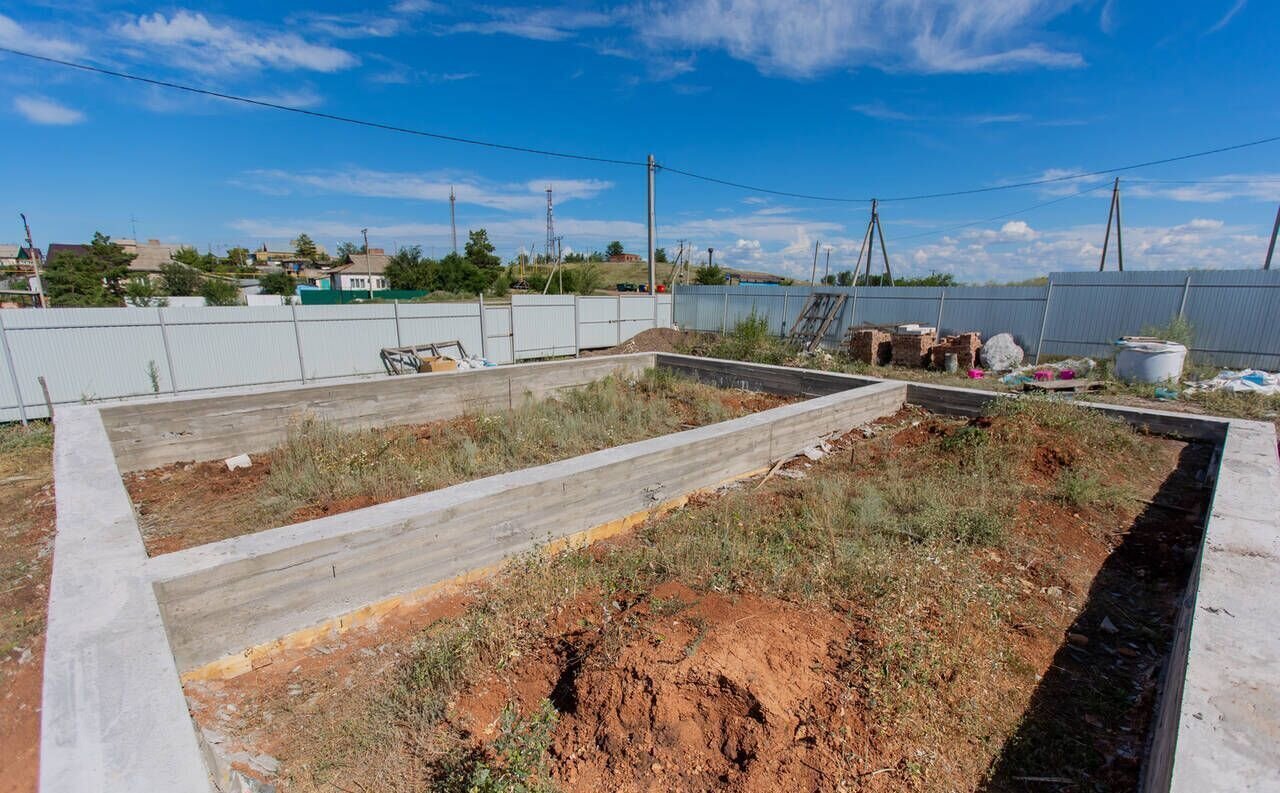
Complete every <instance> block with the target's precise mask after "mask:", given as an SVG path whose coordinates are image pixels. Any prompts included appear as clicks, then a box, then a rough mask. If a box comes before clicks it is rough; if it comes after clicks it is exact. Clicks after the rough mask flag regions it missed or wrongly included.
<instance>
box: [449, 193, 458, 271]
mask: <svg viewBox="0 0 1280 793" xmlns="http://www.w3.org/2000/svg"><path fill="white" fill-rule="evenodd" d="M456 200H457V199H456V198H455V196H454V195H453V185H449V233H450V235H451V236H452V237H453V252H454V254H455V255H456V254H457V253H458V220H457V215H456V214H455V213H454V209H453V205H454V202H455V201H456Z"/></svg>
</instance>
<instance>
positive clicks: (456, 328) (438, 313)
mask: <svg viewBox="0 0 1280 793" xmlns="http://www.w3.org/2000/svg"><path fill="white" fill-rule="evenodd" d="M399 308H400V339H401V346H405V347H407V346H410V345H415V344H430V343H432V342H439V341H451V340H453V339H457V340H458V341H460V342H462V345H463V346H464V347H466V348H467V352H468V353H469V354H471V355H479V354H480V304H479V303H478V302H472V303H401V304H400V306H399ZM488 321H489V315H488V314H487V313H486V315H485V322H486V323H488ZM485 333H487V334H489V335H490V336H493V335H494V333H495V331H494V329H493V328H490V327H488V326H487V325H486V327H485ZM375 363H376V362H375Z"/></svg>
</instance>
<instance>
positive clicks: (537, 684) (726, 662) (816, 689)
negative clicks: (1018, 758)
mask: <svg viewBox="0 0 1280 793" xmlns="http://www.w3.org/2000/svg"><path fill="white" fill-rule="evenodd" d="M559 622H561V623H568V624H570V625H573V624H576V625H578V626H579V628H578V629H577V630H570V631H568V632H565V633H562V634H560V635H559V636H557V637H556V638H554V639H553V640H552V643H551V645H550V647H549V651H548V652H547V653H544V654H543V655H542V656H541V657H540V658H538V659H536V660H531V661H530V662H529V663H527V664H526V665H525V669H522V670H517V671H515V673H514V674H512V675H511V676H510V677H507V678H506V680H509V681H510V680H514V681H519V682H515V683H502V682H498V681H494V682H493V683H491V684H490V685H489V686H484V687H481V688H480V689H479V690H478V691H477V692H475V693H474V694H473V695H472V696H469V697H467V698H466V699H464V700H463V701H462V702H460V703H459V705H458V708H459V714H460V715H462V718H461V719H460V721H461V722H462V723H468V722H469V723H470V724H471V725H472V729H473V730H474V731H475V734H476V735H477V736H483V735H484V734H485V733H486V732H488V731H490V730H491V729H492V725H493V723H494V722H495V721H496V719H497V718H498V714H499V711H500V708H501V706H502V705H503V704H505V702H506V701H507V700H508V697H514V698H515V699H516V700H517V701H520V702H521V707H522V710H524V709H528V708H534V707H536V702H537V701H538V700H539V699H540V698H543V697H546V698H549V699H550V700H551V702H552V704H553V705H554V706H555V707H556V710H557V711H558V712H559V722H558V725H557V728H556V731H555V736H554V738H555V740H554V744H553V746H552V750H551V751H552V754H553V756H554V758H555V760H556V762H555V763H554V764H553V765H554V774H555V776H556V778H557V781H558V782H559V783H560V784H561V785H562V787H563V788H564V789H566V790H579V791H595V790H618V791H641V790H657V789H662V790H707V789H711V788H715V789H717V790H731V791H766V790H767V791H773V790H780V789H793V790H818V789H821V787H822V784H821V782H822V779H823V778H824V777H825V776H827V775H829V774H831V773H834V772H836V771H837V770H838V769H840V770H843V765H844V764H845V762H846V761H845V760H844V758H847V757H851V756H857V755H858V754H865V753H864V752H863V749H864V748H865V747H864V746H863V744H865V742H866V737H865V730H864V727H863V725H862V724H861V723H860V721H859V719H858V716H857V714H858V713H859V712H860V709H858V708H856V707H852V705H853V703H852V702H851V701H849V699H850V698H852V697H855V696H856V695H855V694H853V693H852V692H851V691H850V692H846V693H847V696H844V697H841V696H832V694H833V691H832V684H833V679H835V678H837V677H838V676H839V669H840V667H841V665H842V661H843V660H844V659H845V658H846V657H847V646H848V636H849V627H848V625H847V624H846V623H845V622H843V621H842V620H840V619H839V618H838V617H837V616H835V615H834V614H832V613H831V612H830V611H829V610H828V611H816V610H810V609H801V608H798V607H795V606H792V605H789V604H786V603H782V602H779V601H777V600H764V599H760V598H753V597H744V598H741V599H738V600H736V601H730V600H728V599H726V598H724V597H721V596H719V595H715V594H702V593H698V592H695V591H693V590H690V589H688V588H686V587H684V586H681V585H679V584H674V583H669V584H665V585H663V586H661V587H659V588H658V589H657V590H655V591H654V592H653V594H652V596H651V597H650V598H649V599H647V600H646V601H644V602H643V603H641V604H639V605H637V606H635V607H632V608H630V609H627V610H626V611H625V612H624V613H622V614H621V615H618V616H617V617H615V618H614V622H615V623H618V624H621V625H624V626H626V627H624V628H622V629H621V630H622V632H621V634H619V633H618V632H615V631H613V630H610V629H609V628H605V629H603V630H587V631H583V630H581V628H580V626H581V624H582V623H581V618H580V615H576V614H568V615H562V616H561V618H560V620H559ZM509 686H513V687H514V688H515V690H514V691H512V690H510V689H509V688H508V687H509ZM464 714H465V715H464Z"/></svg>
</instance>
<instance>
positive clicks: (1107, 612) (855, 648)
mask: <svg viewBox="0 0 1280 793" xmlns="http://www.w3.org/2000/svg"><path fill="white" fill-rule="evenodd" d="M1208 462H1209V451H1208V449H1207V447H1204V446H1201V445H1195V444H1186V443H1182V442H1178V441H1173V440H1169V439H1164V438H1156V437H1148V436H1140V435H1137V434H1134V433H1132V432H1130V431H1128V430H1126V429H1124V428H1121V427H1118V426H1116V425H1115V424H1113V423H1110V422H1107V421H1105V420H1102V419H1101V418H1100V417H1096V416H1090V415H1088V413H1087V412H1086V411H1082V410H1077V409H1071V408H1070V407H1069V406H1062V405H1056V406H1042V405H1040V404H1033V405H1032V406H1031V407H1030V408H1027V409H1026V410H1023V409H1021V408H1019V409H1016V410H1014V411H1013V412H1008V413H1003V414H996V415H992V416H990V417H985V418H982V419H977V420H974V421H962V420H956V419H946V418H940V417H936V416H929V415H927V414H923V413H921V412H919V411H915V410H906V411H903V412H902V413H900V414H899V415H897V416H895V417H892V418H889V419H886V420H883V421H881V422H877V423H876V425H875V426H872V427H868V428H865V429H864V430H857V431H854V432H853V433H850V434H849V435H848V436H846V437H845V438H843V439H841V440H840V441H839V442H838V443H837V444H836V448H835V449H833V451H832V452H831V453H830V454H829V455H828V456H827V457H826V458H825V459H824V460H822V461H821V462H818V463H810V462H808V461H805V460H799V461H795V462H792V463H790V464H788V465H787V466H785V467H784V468H783V469H782V470H781V471H779V472H778V474H776V475H775V476H774V477H772V478H770V479H769V480H768V481H767V482H764V483H758V482H756V483H748V484H746V485H741V486H738V487H734V488H729V489H726V490H724V491H722V492H720V493H718V494H713V495H707V496H703V497H699V498H697V499H695V500H693V501H692V502H691V503H690V504H689V505H687V506H686V507H685V508H683V509H681V510H679V511H677V512H675V513H672V514H670V515H668V516H665V517H663V518H661V519H657V520H654V521H651V522H649V523H648V524H646V525H645V526H642V527H640V528H639V529H637V530H636V531H635V532H634V534H632V535H629V536H626V537H623V538H619V539H616V540H613V541H609V542H606V543H597V544H596V545H594V546H591V547H589V548H585V549H579V550H572V551H567V552H565V553H562V554H559V555H557V556H555V557H552V558H549V559H543V558H540V557H530V558H528V559H524V560H521V561H519V562H517V563H515V564H514V565H513V567H512V568H510V569H509V570H508V571H507V572H506V573H504V574H503V575H502V576H500V577H498V578H497V579H495V580H493V581H491V582H489V583H488V584H485V585H483V586H479V587H476V588H475V589H474V590H473V591H471V592H470V593H468V595H466V596H463V597H458V598H454V599H452V600H449V601H443V602H436V603H432V604H427V605H425V606H424V607H423V608H422V609H421V611H420V612H419V613H417V614H415V615H411V616H403V617H400V618H398V621H396V622H390V623H387V624H384V625H383V626H380V627H379V626H371V627H369V628H368V629H364V630H360V631H355V632H352V633H348V634H344V635H342V636H339V637H335V638H334V639H333V640H332V641H331V642H329V643H327V644H324V645H321V646H318V647H313V648H311V649H309V650H306V651H293V652H291V653H289V654H283V655H282V656H280V657H279V658H278V659H277V660H276V661H275V662H274V663H273V664H271V665H270V666H267V667H265V668H263V669H259V670H255V671H253V672H250V673H248V674H245V675H243V676H241V677H238V678H235V679H232V680H228V681H223V682H214V683H209V682H205V683H199V684H191V685H189V686H188V687H187V693H188V696H189V698H190V699H191V701H192V703H193V710H194V712H195V714H196V718H197V721H198V722H199V723H200V724H201V726H202V727H204V728H207V729H210V730H216V731H217V732H218V733H219V735H220V736H222V738H221V740H223V744H224V745H225V746H227V747H230V749H231V751H233V752H239V753H241V755H240V756H241V757H243V758H249V759H254V762H247V761H246V762H245V763H244V765H243V767H244V768H245V769H246V770H249V771H250V772H251V773H253V774H255V775H258V776H261V777H263V778H266V779H270V780H271V781H273V782H275V783H277V784H280V785H281V787H282V789H284V790H303V791H312V790H333V789H339V790H343V789H345V790H361V791H388V790H407V791H418V790H571V791H596V790H620V791H641V790H654V789H662V790H689V791H702V790H726V791H766V790H768V791H773V790H779V789H794V790H804V791H808V790H812V791H818V790H824V791H825V790H866V791H890V790H894V791H897V790H913V791H955V790H993V791H994V790H999V791H1005V790H1009V791H1023V790H1032V789H1034V790H1042V789H1046V788H1045V785H1046V784H1047V785H1048V788H1047V789H1049V790H1116V791H1120V790H1132V789H1134V788H1135V787H1136V783H1137V779H1138V775H1139V774H1140V769H1141V765H1142V762H1143V754H1144V747H1145V741H1146V733H1147V728H1148V725H1149V722H1150V719H1151V709H1152V701H1153V696H1154V693H1155V684H1156V680H1157V679H1158V676H1159V671H1160V669H1161V665H1162V664H1163V662H1164V659H1165V657H1166V655H1167V652H1168V645H1169V641H1170V638H1171V625H1172V618H1173V614H1174V610H1175V604H1176V601H1177V599H1178V598H1179V596H1180V594H1181V592H1182V589H1183V587H1184V586H1185V583H1186V577H1187V573H1188V571H1189V569H1190V565H1191V562H1192V559H1193V556H1194V549H1195V547H1196V543H1197V542H1198V538H1199V533H1200V526H1201V520H1202V516H1203V513H1204V509H1205V504H1206V494H1207V490H1206V488H1205V487H1204V485H1203V484H1202V483H1201V480H1200V476H1201V475H1202V473H1203V470H1204V468H1205V466H1206V465H1207V464H1208ZM1104 473H1105V474H1106V476H1103V474H1104ZM264 758H265V761H264ZM277 761H278V763H279V765H278V767H277V765H276V762H277ZM255 765H256V766H257V767H256V768H255ZM264 767H265V768H269V769H271V771H270V772H269V773H268V772H264V771H263V770H262V768H264ZM1030 778H1036V779H1044V778H1052V779H1056V780H1063V781H1058V782H1051V783H1045V782H1031V781H1027V780H1028V779H1030Z"/></svg>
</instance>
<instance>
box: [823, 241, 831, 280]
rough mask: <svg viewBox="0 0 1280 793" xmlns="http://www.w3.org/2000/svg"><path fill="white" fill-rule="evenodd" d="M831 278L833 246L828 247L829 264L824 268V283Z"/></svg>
mask: <svg viewBox="0 0 1280 793" xmlns="http://www.w3.org/2000/svg"><path fill="white" fill-rule="evenodd" d="M830 276H831V246H830V245H828V246H827V264H826V266H825V267H823V268H822V283H824V284H825V283H826V282H827V278H829V277H830Z"/></svg>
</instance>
